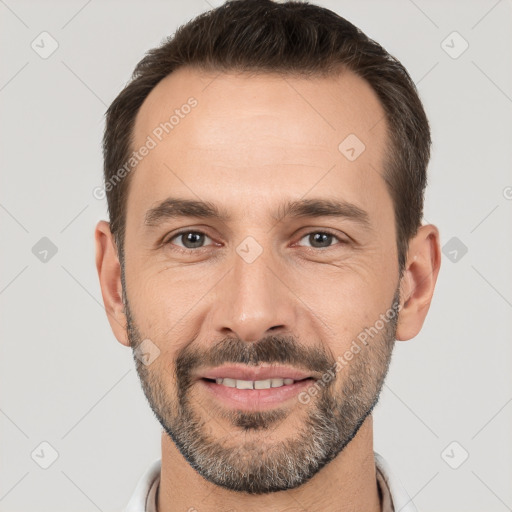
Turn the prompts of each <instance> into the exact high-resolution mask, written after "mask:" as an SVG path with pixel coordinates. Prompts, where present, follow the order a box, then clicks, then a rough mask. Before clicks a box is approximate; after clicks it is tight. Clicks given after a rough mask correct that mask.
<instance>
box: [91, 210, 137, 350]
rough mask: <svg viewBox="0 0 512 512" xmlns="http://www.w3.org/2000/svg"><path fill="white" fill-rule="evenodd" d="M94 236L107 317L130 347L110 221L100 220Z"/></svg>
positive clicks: (120, 341)
mask: <svg viewBox="0 0 512 512" xmlns="http://www.w3.org/2000/svg"><path fill="white" fill-rule="evenodd" d="M94 238H95V240H96V269H97V270H98V277H99V279H100V286H101V295H102V297H103V304H104V305H105V311H106V313H107V318H108V321H109V323H110V327H111V328H112V332H113V333H114V336H115V337H116V338H117V340H118V341H119V343H121V344H122V345H126V346H127V347H129V346H130V343H129V341H128V336H127V332H126V316H125V313H124V304H123V295H122V290H123V289H122V285H121V264H120V263H119V258H118V254H117V248H116V244H115V240H114V237H113V235H112V233H111V232H110V225H109V223H108V222H106V221H104V220H101V221H99V222H98V224H97V225H96V230H95V232H94Z"/></svg>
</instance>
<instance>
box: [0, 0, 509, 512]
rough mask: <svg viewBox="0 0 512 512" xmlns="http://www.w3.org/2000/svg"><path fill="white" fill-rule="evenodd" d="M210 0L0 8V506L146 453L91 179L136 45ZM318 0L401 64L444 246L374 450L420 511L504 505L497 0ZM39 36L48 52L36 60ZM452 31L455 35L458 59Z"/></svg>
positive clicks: (504, 239)
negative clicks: (103, 285) (415, 94)
mask: <svg viewBox="0 0 512 512" xmlns="http://www.w3.org/2000/svg"><path fill="white" fill-rule="evenodd" d="M210 2H211V0H210ZM218 3H220V2H218ZM218 3H207V2H205V1H203V0H195V1H188V2H186V3H185V2H178V1H170V0H167V1H152V2H148V1H145V2H142V1H131V2H126V1H124V2H120V1H119V2H117V1H102V2H100V1H99V0H92V1H89V2H86V1H83V0H80V1H67V2H35V1H31V2H28V1H15V0H5V1H3V0H0V20H1V21H0V23H1V26H0V38H1V41H0V49H1V50H0V51H1V66H0V109H1V111H0V119H1V127H0V129H1V140H2V146H1V160H0V161H1V165H2V173H1V184H0V219H1V230H2V233H1V237H2V238H1V240H2V250H1V255H2V260H1V262H2V263H1V265H0V307H1V311H2V320H3V321H2V323H1V327H0V328H1V345H0V435H1V437H0V511H53V512H59V511H68V510H74V511H94V510H101V511H111V510H120V509H121V508H122V507H123V506H124V505H125V503H126V501H127V499H128V498H129V496H130V495H131V493H132V492H133V489H134V487H135V484H136V482H137V481H138V479H139V477H140V476H141V474H142V473H143V471H144V470H145V469H146V467H147V466H148V465H149V464H150V463H151V462H152V461H153V460H155V459H157V458H159V456H160V426H159V424H158V422H157V421H156V419H154V418H153V416H152V413H151V411H150V409H149V406H148V405H147V403H146V401H145V398H144V396H143V394H142V391H141V389H140V386H139V381H138V378H137V375H136V372H135V369H134V365H133V362H132V359H131V352H130V350H129V349H128V348H125V347H123V346H121V345H120V344H119V343H118V342H117V341H116V340H115V338H114V336H113V334H112V333H111V330H110V327H109V324H108V322H107V318H106V315H105V312H104V310H103V307H102V300H101V295H100V289H99V284H98V278H97V274H96V269H95V264H94V239H93V231H94V226H95V224H96V222H97V221H98V220H99V219H101V218H106V205H105V202H104V200H97V199H95V198H94V197H93V195H92V191H93V189H94V188H95V187H97V186H98V185H101V179H102V175H101V170H102V157H101V152H100V141H101V136H102V130H103V114H104V111H105V109H106V106H107V105H108V104H109V103H110V102H111V101H112V100H113V99H114V97H115V96H116V95H117V93H118V92H119V91H120V89H121V88H122V86H123V85H124V84H125V83H126V81H127V80H128V79H129V76H130V74H131V72H132V70H133V67H134V66H135V64H136V63H137V62H138V61H139V60H140V58H141V57H142V56H143V54H144V52H145V51H147V50H148V49H149V48H152V47H154V46H156V45H158V44H159V43H160V42H161V40H162V39H163V38H164V37H165V36H167V35H170V34H171V33H172V32H174V30H175V29H176V28H177V26H178V25H180V24H182V23H184V22H185V21H188V20H189V19H191V18H192V17H194V16H195V15H197V14H199V13H200V12H202V11H204V10H206V9H208V8H209V7H210V5H212V6H213V5H217V4H218ZM319 3H320V4H321V5H324V6H326V7H329V8H331V9H333V10H335V11H336V12H338V13H339V14H341V15H342V16H345V17H346V18H347V19H349V20H350V21H352V22H353V23H355V24H356V25H358V26H359V27H361V28H362V29H363V30H364V31H365V32H366V33H367V34H368V35H369V36H370V37H372V38H374V39H376V40H377V41H379V42H380V43H381V44H382V45H383V46H384V47H385V48H386V49H387V50H388V51H389V52H390V53H392V54H394V55H395V56H396V57H398V58H399V59H400V60H401V61H402V63H403V64H404V65H405V66H406V68H407V69H408V70H409V72H410V74H411V76H412V77H413V79H414V80H415V82H416V83H417V84H418V88H419V91H420V94H421V97H422V99H423V101H424V104H425V108H426V111H427V114H428V116H429V119H430V122H431V126H432V135H433V140H434V144H433V156H432V160H431V165H430V168H429V172H430V181H429V188H428V192H427V196H426V210H425V221H426V222H430V223H434V224H436V225H437V226H438V227H439V229H440V232H441V243H442V245H443V246H444V247H445V249H444V253H445V254H443V262H442V268H441V272H440V275H439V279H438V284H437V289H436V293H435V296H434V300H433V303H432V306H431V309H430V313H429V315H428V317H427V320H426V323H425V326H424V328H423V330H422V332H421V333H420V334H419V335H418V336H417V337H416V338H415V339H414V340H411V341H408V342H398V343H397V346H396V350H395V353H394V355H393V360H392V367H391V370H390V374H389V376H388V379H387V381H386V384H385V387H384V391H383V394H382V397H381V401H380V403H379V404H378V406H377V408H376V411H375V414H374V418H375V450H376V451H377V452H379V453H380V454H381V455H383V456H384V457H385V458H386V459H387V461H388V462H389V464H390V466H391V468H392V470H393V471H394V473H395V474H396V475H397V476H398V477H399V479H400V480H401V481H402V482H403V484H404V485H405V487H406V489H407V490H408V492H409V494H410V495H411V496H412V497H413V498H414V501H415V503H416V504H417V505H418V507H419V508H420V509H421V510H422V511H423V512H429V511H432V512H433V511H436V512H442V511H451V512H453V511H461V512H462V511H483V510H485V511H496V512H500V511H504V510H512V486H511V482H512V439H511V435H510V433H511V432H512V429H511V426H512V404H511V401H512V379H511V378H510V372H511V369H512V357H511V356H512V344H511V339H510V338H511V336H510V327H511V318H512V315H511V312H512V286H511V273H512V272H511V265H510V262H511V261H512V257H511V256H512V242H511V224H512V174H511V163H512V162H511V161H512V156H511V149H510V148H511V142H512V127H511V117H512V116H511V114H512V70H511V62H512V61H511V57H512V55H511V54H512V41H511V39H512V36H511V32H512V31H511V25H512V23H511V21H512V20H511V15H512V5H511V2H510V1H506V0H501V1H496V0H478V1H476V0H474V1H467V0H465V1H450V2H447V1H427V0H414V1H412V0H396V1H379V2H377V1H375V2H370V1H359V2H356V1H354V0H351V1H322V2H319ZM43 31H47V32H49V33H50V34H51V36H52V37H53V38H54V39H55V40H56V41H57V42H58V45H59V47H58V49H57V50H56V51H55V52H54V53H53V54H52V55H51V56H49V57H48V58H46V59H43V58H41V57H40V55H39V54H38V53H36V51H34V50H33V49H32V47H31V43H32V41H34V40H35V41H36V43H37V41H40V39H38V37H39V34H40V33H41V32H43ZM453 31H457V32H458V33H459V34H460V36H462V38H464V40H466V41H467V42H468V43H469V47H468V49H467V50H466V51H465V52H464V53H462V54H461V55H460V56H458V57H457V58H453V54H454V52H455V53H458V52H459V51H460V50H461V49H462V48H463V46H462V45H463V41H462V40H461V39H460V38H458V36H450V37H448V36H449V35H450V34H452V32H453ZM447 37H448V39H446V38H447ZM454 37H455V39H454ZM445 40H446V42H445V43H444V47H443V43H442V42H443V41H445ZM47 43H48V40H47ZM40 44H41V43H40ZM450 47H451V48H450ZM45 48H46V49H48V48H49V44H45ZM445 50H448V51H449V52H451V53H452V56H450V55H449V54H448V53H447V51H445ZM43 237H47V238H48V239H50V240H51V242H52V243H53V244H54V245H55V246H56V248H57V253H56V254H55V255H53V256H52V253H51V251H50V252H49V253H48V254H47V255H46V261H41V260H40V258H41V257H43V258H44V256H43V254H44V253H40V252H38V251H41V250H43V249H44V244H47V243H48V242H47V241H46V242H45V241H43V242H39V241H40V239H41V238H43ZM454 237H455V238H454ZM38 242H39V243H40V244H43V245H42V246H39V245H36V244H38ZM447 244H448V245H447ZM462 244H463V245H462ZM34 246H36V249H34V252H35V253H36V254H34V253H33V247H34ZM464 246H465V247H466V248H467V253H466V254H463V247H464ZM41 247H43V249H41ZM453 251H456V252H453ZM36 255H38V257H36ZM454 441H455V442H456V444H451V443H452V442H454ZM42 442H47V443H49V444H50V445H51V446H52V447H53V449H54V450H55V451H56V452H57V453H58V458H57V460H56V461H55V462H54V463H53V464H52V465H51V466H50V467H49V468H48V469H42V468H41V467H40V466H39V464H41V463H43V464H44V463H45V458H46V463H48V462H50V459H49V458H48V457H51V452H52V449H50V448H48V447H46V448H45V447H44V445H43V447H42V449H43V451H42V452H41V447H40V443H42ZM449 445H450V446H449ZM447 447H449V448H448V449H447V450H445V449H446V448H447ZM34 450H35V453H36V454H37V453H39V457H37V456H35V455H34V457H32V455H31V454H32V453H33V452H34ZM465 452H467V453H468V454H469V458H468V459H467V460H466V461H464V462H463V463H462V464H461V465H460V466H459V467H458V469H453V468H452V467H450V465H449V464H448V462H449V463H450V464H451V465H452V466H457V465H458V464H460V462H461V461H462V460H463V458H464V454H465ZM42 453H44V455H42ZM36 460H37V461H38V463H39V464H38V463H36Z"/></svg>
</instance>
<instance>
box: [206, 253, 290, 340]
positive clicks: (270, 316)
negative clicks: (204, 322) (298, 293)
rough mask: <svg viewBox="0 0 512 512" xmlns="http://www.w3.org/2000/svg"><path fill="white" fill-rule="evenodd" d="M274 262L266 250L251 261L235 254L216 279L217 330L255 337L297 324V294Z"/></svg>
mask: <svg viewBox="0 0 512 512" xmlns="http://www.w3.org/2000/svg"><path fill="white" fill-rule="evenodd" d="M275 266H276V265H274V264H273V262H272V258H271V257H268V256H267V255H266V254H265V251H264V252H263V253H262V254H261V255H260V256H259V257H258V258H256V260H254V261H252V262H247V261H245V260H244V259H243V258H242V257H240V256H239V255H238V254H236V255H235V256H234V264H233V268H232V269H231V271H230V272H228V274H227V275H226V277H225V278H224V279H223V281H222V283H219V284H220V286H219V288H218V292H217V294H216V302H215V304H214V306H213V308H214V310H213V314H212V321H213V328H214V329H215V331H216V332H218V333H220V335H222V336H232V335H233V334H234V335H236V336H238V338H239V339H241V340H243V341H257V340H260V339H262V338H263V337H265V336H268V335H270V334H277V333H278V332H279V331H282V332H283V333H284V332H290V331H291V330H292V326H294V325H296V298H295V296H294V294H293V292H292V291H291V289H290V284H288V283H286V275H284V274H283V272H282V271H281V272H279V271H278V270H276V269H275V268H274V267H275ZM294 299H295V300H294Z"/></svg>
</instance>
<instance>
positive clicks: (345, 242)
mask: <svg viewBox="0 0 512 512" xmlns="http://www.w3.org/2000/svg"><path fill="white" fill-rule="evenodd" d="M187 233H195V234H199V235H205V236H207V237H208V238H210V239H211V237H209V236H208V235H207V234H206V233H205V232H204V231H199V230H192V229H186V230H183V231H179V232H178V233H175V234H174V235H173V236H172V237H171V238H169V239H168V240H167V241H165V242H163V244H162V245H172V246H173V250H175V251H178V252H181V253H185V254H191V253H193V252H199V251H200V250H201V249H206V247H198V248H196V249H189V248H187V247H180V246H178V245H175V244H172V243H171V241H172V240H174V239H175V238H178V237H179V236H181V235H185V234H187ZM318 233H321V234H323V235H329V236H332V237H333V238H335V239H336V240H338V242H340V243H341V244H343V245H346V244H348V242H347V241H346V240H343V239H341V238H340V237H339V236H338V235H336V234H334V233H333V232H331V231H329V230H315V231H309V232H307V233H305V234H304V235H303V236H302V237H301V238H300V239H299V241H300V240H302V239H303V238H305V237H307V236H309V235H312V234H318ZM332 247H334V245H333V246H329V247H323V248H321V247H305V249H308V250H312V251H327V250H328V249H331V248H332Z"/></svg>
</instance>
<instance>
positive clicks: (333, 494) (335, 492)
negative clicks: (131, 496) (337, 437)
mask: <svg viewBox="0 0 512 512" xmlns="http://www.w3.org/2000/svg"><path fill="white" fill-rule="evenodd" d="M194 509H197V510H201V511H203V512H207V511H208V512H213V511H218V510H229V509H234V510H244V511H246V512H256V511H260V510H267V509H268V510H286V511H287V512H299V511H303V510H304V509H306V510H311V511H313V510H322V512H349V511H353V510H365V511H366V512H380V510H381V504H380V498H379V492H378V487H377V477H376V468H375V459H374V454H373V423H372V416H371V415H370V416H368V417H367V418H366V420H365V421H364V423H363V424H362V425H361V428H360V429H359V431H358V432H357V434H356V436H355V437H354V438H353V439H352V441H351V442H350V443H349V444H348V445H347V446H346V447H345V448H344V450H342V451H341V453H339V454H338V456H337V457H336V458H335V459H333V460H332V461H331V462H330V463H329V464H327V465H326V466H324V467H323V468H322V469H321V470H320V471H319V472H318V473H317V474H316V475H315V476H314V477H313V478H311V479H310V480H309V481H307V482H306V483H305V484H304V485H302V486H300V487H297V488H295V489H291V490H287V491H279V492H274V493H270V494H266V495H249V494H246V493H238V492H234V491H230V490H228V489H225V488H222V487H218V486H216V485H214V484H212V483H210V482H208V481H207V480H205V479H204V478H203V477H202V476H201V475H199V473H197V472H196V471H195V470H194V469H193V468H192V467H191V466H190V465H189V463H188V462H187V461H186V460H185V459H184V458H183V456H182V455H181V453H180V452H179V450H178V449H177V448H176V446H175V444H174V443H173V441H172V440H171V439H170V438H169V437H168V436H167V434H166V433H165V432H163V433H162V469H161V474H160V488H159V492H158V503H157V511H158V512H177V511H183V510H194Z"/></svg>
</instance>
